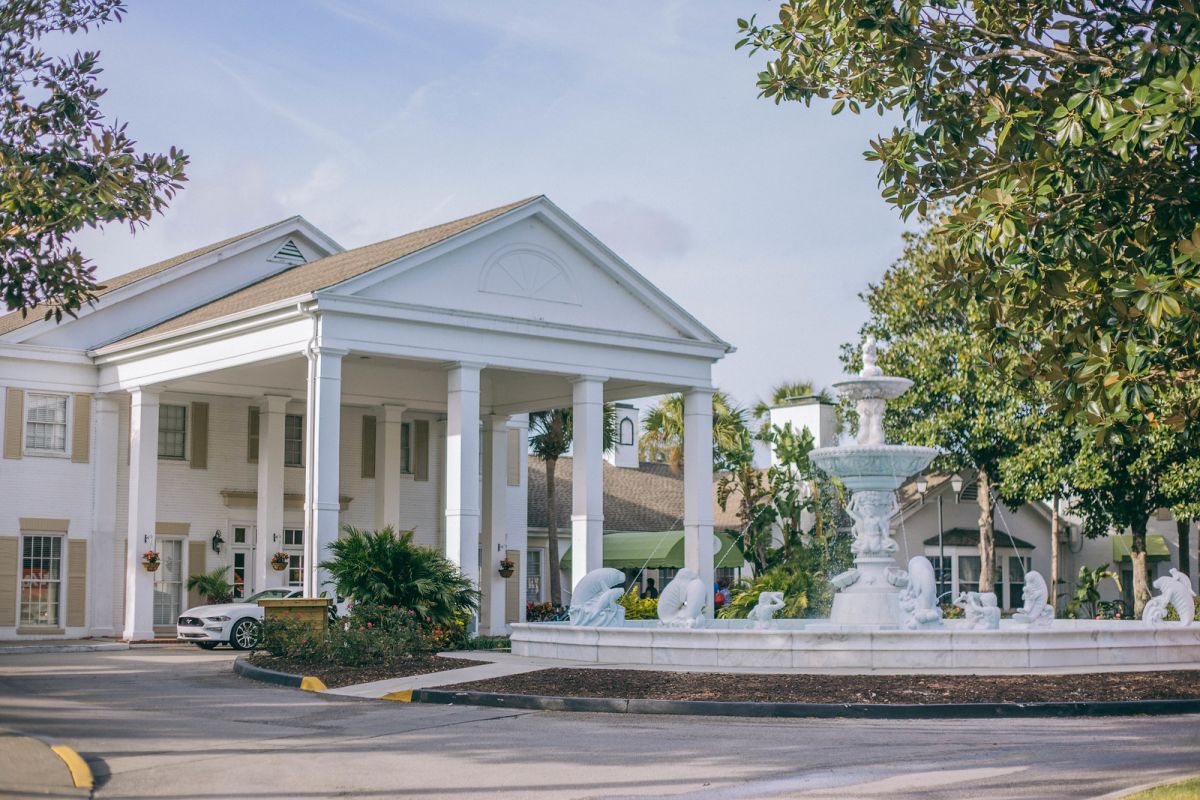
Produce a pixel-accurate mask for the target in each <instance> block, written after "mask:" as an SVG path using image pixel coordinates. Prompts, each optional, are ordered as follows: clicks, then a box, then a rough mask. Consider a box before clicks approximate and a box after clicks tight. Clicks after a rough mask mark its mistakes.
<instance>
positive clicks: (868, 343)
mask: <svg viewBox="0 0 1200 800" xmlns="http://www.w3.org/2000/svg"><path fill="white" fill-rule="evenodd" d="M878 356H879V346H878V345H877V344H876V342H875V337H874V336H872V335H871V334H867V338H866V339H865V340H864V341H863V346H862V361H863V366H862V369H861V370H859V372H858V374H859V375H860V376H861V377H864V378H877V377H879V376H880V375H882V374H883V370H882V369H880V368H879V365H878V364H876V363H875V359H876V358H878Z"/></svg>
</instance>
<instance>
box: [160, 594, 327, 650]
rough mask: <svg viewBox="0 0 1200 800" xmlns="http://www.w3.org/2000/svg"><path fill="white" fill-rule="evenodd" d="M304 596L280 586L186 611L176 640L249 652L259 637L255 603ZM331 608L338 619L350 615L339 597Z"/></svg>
mask: <svg viewBox="0 0 1200 800" xmlns="http://www.w3.org/2000/svg"><path fill="white" fill-rule="evenodd" d="M303 594H304V593H303V592H302V591H301V590H300V589H293V588H289V587H287V586H281V587H277V588H274V589H263V590H262V591H261V592H256V593H254V594H252V595H250V596H249V597H247V598H246V599H245V600H240V601H238V602H236V603H221V604H219V605H214V606H196V607H195V608H189V609H188V610H187V611H185V612H183V613H182V614H180V615H179V624H178V625H177V626H176V627H175V636H176V638H177V639H179V641H181V642H192V643H193V644H195V645H196V646H197V647H200V648H203V649H205V650H211V649H213V648H214V647H216V646H217V645H219V644H228V645H229V646H230V647H232V648H233V649H234V650H249V649H251V648H252V647H254V646H255V645H257V644H258V639H259V637H260V636H261V635H262V621H263V609H262V606H260V605H259V604H258V601H259V600H278V599H282V598H287V597H301V596H303ZM334 608H335V613H336V614H337V616H339V617H342V616H345V615H346V614H347V613H349V604H348V603H347V602H346V601H345V600H343V599H342V598H340V597H339V598H337V602H336V605H335V606H334Z"/></svg>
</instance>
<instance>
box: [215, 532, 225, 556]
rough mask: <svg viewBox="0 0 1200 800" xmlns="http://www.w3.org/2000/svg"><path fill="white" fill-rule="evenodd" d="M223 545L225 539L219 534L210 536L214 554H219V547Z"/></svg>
mask: <svg viewBox="0 0 1200 800" xmlns="http://www.w3.org/2000/svg"><path fill="white" fill-rule="evenodd" d="M223 544H225V539H224V538H222V537H221V532H220V531H217V532H216V533H214V534H213V535H212V549H213V552H214V553H217V554H220V552H221V545H223Z"/></svg>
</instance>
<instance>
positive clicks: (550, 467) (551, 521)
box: [546, 458, 579, 608]
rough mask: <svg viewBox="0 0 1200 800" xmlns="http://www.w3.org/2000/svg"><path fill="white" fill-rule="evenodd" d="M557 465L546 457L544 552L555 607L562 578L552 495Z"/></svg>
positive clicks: (556, 515) (555, 507)
mask: <svg viewBox="0 0 1200 800" xmlns="http://www.w3.org/2000/svg"><path fill="white" fill-rule="evenodd" d="M557 466H558V459H557V458H547V459H546V516H547V520H546V536H547V537H548V538H547V541H546V552H547V553H548V554H549V561H550V574H549V576H548V577H549V579H550V603H551V604H552V605H553V606H554V607H555V608H558V607H559V606H561V605H562V579H561V574H560V573H561V569H560V567H559V563H558V503H557V502H555V496H554V470H555V468H556V467H557ZM575 555H576V556H578V555H579V554H578V553H576V554H575Z"/></svg>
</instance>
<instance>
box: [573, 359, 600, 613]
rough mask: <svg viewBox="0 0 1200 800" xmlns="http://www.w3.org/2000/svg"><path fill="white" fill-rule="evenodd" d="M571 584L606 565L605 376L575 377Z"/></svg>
mask: <svg viewBox="0 0 1200 800" xmlns="http://www.w3.org/2000/svg"><path fill="white" fill-rule="evenodd" d="M572 383H574V391H573V410H572V412H571V414H572V427H573V433H574V439H573V442H574V444H573V445H572V451H573V457H572V462H571V464H572V465H571V471H572V474H571V588H572V590H573V589H574V588H575V586H577V585H578V584H579V581H580V580H581V579H582V578H583V576H584V575H587V574H588V573H589V572H591V571H592V570H594V569H599V568H600V567H602V566H604V472H603V469H604V378H595V377H581V378H576V379H575V380H574V381H572Z"/></svg>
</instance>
